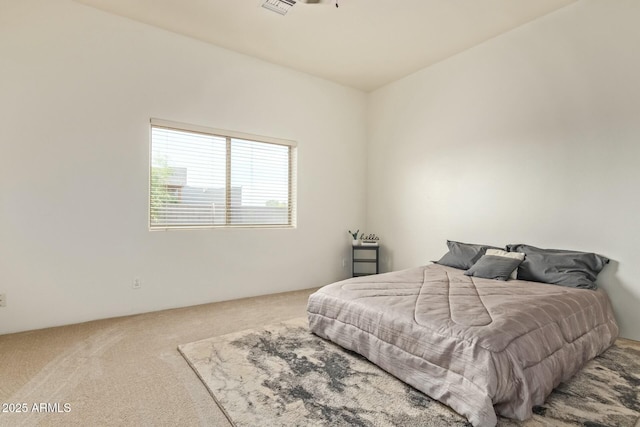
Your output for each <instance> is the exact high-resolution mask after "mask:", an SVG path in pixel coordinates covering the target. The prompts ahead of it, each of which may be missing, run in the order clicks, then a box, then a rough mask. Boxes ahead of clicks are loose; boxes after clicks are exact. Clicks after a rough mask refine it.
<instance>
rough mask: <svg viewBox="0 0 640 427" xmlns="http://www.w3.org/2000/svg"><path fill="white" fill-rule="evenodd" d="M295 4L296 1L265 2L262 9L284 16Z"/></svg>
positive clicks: (273, 0) (278, 0)
mask: <svg viewBox="0 0 640 427" xmlns="http://www.w3.org/2000/svg"><path fill="white" fill-rule="evenodd" d="M295 4H296V0H265V2H264V3H262V7H264V8H265V9H269V10H271V11H273V12H276V13H279V14H280V15H286V14H287V12H289V9H291V8H292V7H293V6H294V5H295Z"/></svg>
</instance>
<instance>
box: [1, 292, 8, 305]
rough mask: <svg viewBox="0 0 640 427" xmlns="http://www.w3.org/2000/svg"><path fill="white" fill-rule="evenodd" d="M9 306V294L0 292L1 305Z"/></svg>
mask: <svg viewBox="0 0 640 427" xmlns="http://www.w3.org/2000/svg"><path fill="white" fill-rule="evenodd" d="M6 306H7V294H0V307H6Z"/></svg>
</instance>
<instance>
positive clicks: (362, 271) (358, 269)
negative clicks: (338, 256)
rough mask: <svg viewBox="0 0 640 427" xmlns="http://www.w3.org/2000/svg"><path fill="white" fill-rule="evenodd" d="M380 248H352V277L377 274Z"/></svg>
mask: <svg viewBox="0 0 640 427" xmlns="http://www.w3.org/2000/svg"><path fill="white" fill-rule="evenodd" d="M379 249H380V246H352V248H351V273H352V276H353V277H358V276H369V275H371V274H378V272H379V271H380V266H379V265H380V262H379V260H380V256H379V255H380V251H379Z"/></svg>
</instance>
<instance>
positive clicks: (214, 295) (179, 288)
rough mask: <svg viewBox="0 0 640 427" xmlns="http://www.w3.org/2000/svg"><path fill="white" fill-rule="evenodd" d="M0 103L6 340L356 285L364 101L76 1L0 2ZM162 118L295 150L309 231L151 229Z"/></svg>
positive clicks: (301, 213)
mask: <svg viewBox="0 0 640 427" xmlns="http://www.w3.org/2000/svg"><path fill="white" fill-rule="evenodd" d="M0 100H1V102H0V144H1V150H2V151H1V152H2V154H1V157H0V164H1V167H0V198H1V199H0V224H1V229H0V293H6V294H7V299H8V305H7V307H5V308H0V334H2V333H8V332H14V331H20V330H27V329H34V328H41V327H46V326H53V325H60V324H66V323H73V322H79V321H84V320H89V319H96V318H103V317H110V316H116V315H123V314H129V313H138V312H144V311H151V310H157V309H162V308H167V307H177V306H186V305H193V304H200V303H206V302H210V301H218V300H226V299H232V298H239V297H244V296H251V295H260V294H268V293H275V292H281V291H288V290H293V289H303V288H310V287H315V286H320V285H324V284H327V283H330V282H332V281H335V280H338V279H342V278H345V277H347V276H348V275H349V268H348V267H349V264H347V267H346V268H343V267H342V258H347V257H348V256H349V252H348V249H349V248H348V241H349V240H348V237H349V236H348V235H347V233H346V230H347V228H349V227H354V226H359V225H360V224H363V223H364V207H365V198H364V191H363V189H364V188H365V181H364V180H365V162H364V158H365V151H364V150H365V135H366V125H365V123H366V117H365V114H366V96H365V94H363V93H361V92H358V91H355V90H351V89H347V88H344V87H342V86H339V85H336V84H333V83H329V82H327V81H323V80H320V79H317V78H314V77H311V76H308V75H305V74H302V73H298V72H294V71H291V70H288V69H285V68H281V67H278V66H274V65H271V64H268V63H265V62H261V61H259V60H256V59H253V58H250V57H247V56H243V55H240V54H236V53H233V52H230V51H226V50H224V49H219V48H216V47H213V46H210V45H207V44H204V43H201V42H198V41H195V40H192V39H188V38H185V37H182V36H178V35H175V34H172V33H169V32H165V31H162V30H159V29H155V28H152V27H149V26H145V25H142V24H139V23H136V22H134V21H130V20H127V19H124V18H119V17H116V16H112V15H109V14H106V13H104V12H100V11H98V10H95V9H92V8H89V7H86V6H83V5H80V4H77V3H74V2H72V1H70V0H21V1H13V2H3V3H2V4H1V5H0ZM150 117H156V118H162V119H168V120H174V121H182V122H187V123H195V124H199V125H203V126H210V127H215V128H220V129H229V130H235V131H240V132H247V133H253V134H258V135H266V136H272V137H277V138H285V139H291V140H295V141H298V144H299V148H298V159H299V163H298V196H299V197H298V227H297V229H294V230H259V229H245V230H208V231H202V230H200V231H172V232H149V231H148V229H147V212H148V208H147V204H148V195H147V191H148V190H147V188H148V167H149V160H148V156H149V118H150ZM135 276H139V277H140V278H141V279H142V289H140V290H133V289H131V281H132V279H133V278H134V277H135Z"/></svg>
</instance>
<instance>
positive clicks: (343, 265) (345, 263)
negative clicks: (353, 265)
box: [342, 258, 347, 268]
mask: <svg viewBox="0 0 640 427" xmlns="http://www.w3.org/2000/svg"><path fill="white" fill-rule="evenodd" d="M346 266H347V259H346V258H342V268H345V267H346Z"/></svg>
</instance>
